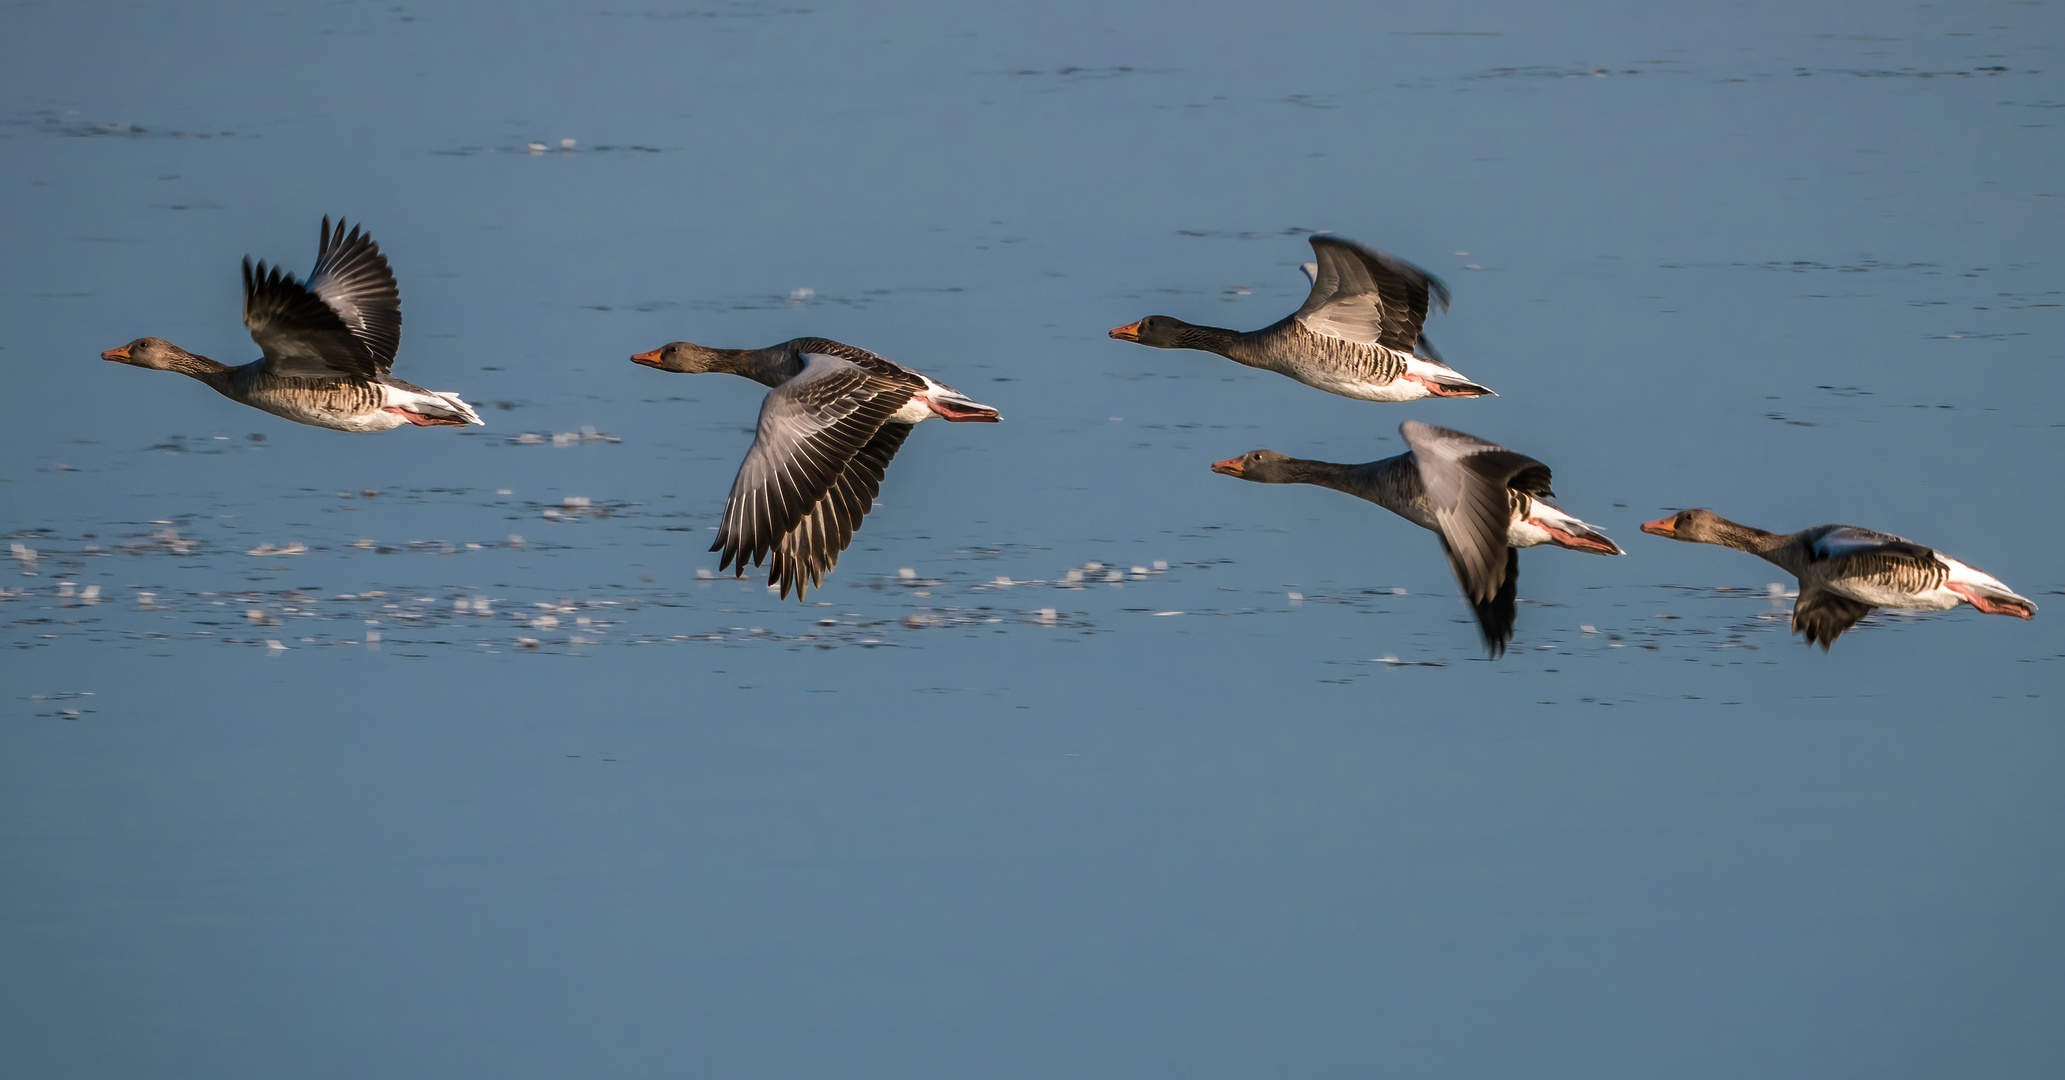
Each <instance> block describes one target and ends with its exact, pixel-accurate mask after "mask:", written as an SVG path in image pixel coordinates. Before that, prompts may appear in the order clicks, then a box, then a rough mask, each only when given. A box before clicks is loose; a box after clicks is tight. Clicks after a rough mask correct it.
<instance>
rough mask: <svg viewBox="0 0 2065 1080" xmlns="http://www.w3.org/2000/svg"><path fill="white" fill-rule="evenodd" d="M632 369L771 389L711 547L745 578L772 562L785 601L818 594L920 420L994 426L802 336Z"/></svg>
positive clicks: (659, 355)
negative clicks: (714, 376) (712, 376)
mask: <svg viewBox="0 0 2065 1080" xmlns="http://www.w3.org/2000/svg"><path fill="white" fill-rule="evenodd" d="M631 360H632V362H633V363H637V364H643V365H645V366H646V367H650V368H658V369H659V370H661V371H675V372H682V373H687V374H700V373H703V372H711V371H721V372H727V373H729V374H732V375H739V376H743V377H745V378H748V379H752V380H753V381H755V382H758V383H762V384H764V385H766V386H770V387H773V389H772V390H769V391H768V393H767V397H766V398H765V399H764V400H762V401H761V403H760V424H759V428H758V430H757V432H756V434H755V435H754V437H753V445H752V447H751V448H750V449H748V450H747V451H746V460H745V461H744V462H743V463H742V464H740V465H739V471H738V477H737V478H736V479H735V480H733V481H732V485H731V497H730V499H728V500H727V501H726V503H725V507H724V518H723V522H722V524H720V525H719V526H718V527H717V539H716V541H715V542H714V543H712V544H711V545H710V550H711V551H721V552H723V553H724V554H723V558H722V559H721V560H720V561H719V562H718V569H720V570H724V569H734V568H735V569H736V571H737V573H738V575H739V576H740V577H744V576H745V573H746V563H747V561H748V560H750V561H751V562H752V564H753V565H754V566H759V565H761V563H762V562H763V561H766V560H768V559H770V558H771V559H772V563H771V565H769V567H768V573H767V583H768V584H769V585H772V586H776V587H778V588H779V589H780V590H781V595H782V598H783V599H787V598H788V595H789V591H790V590H791V589H794V590H795V592H796V598H797V599H798V600H801V599H802V598H803V594H804V591H805V590H806V589H809V588H816V587H818V586H819V585H821V584H822V583H823V581H824V577H825V575H826V574H828V573H830V572H831V570H832V566H833V565H834V564H835V563H837V562H838V561H839V554H840V552H843V551H845V550H846V546H847V545H848V544H849V543H851V542H852V540H853V534H854V531H855V530H856V529H858V528H860V522H861V519H862V518H864V517H866V516H867V513H868V511H869V510H870V509H872V508H873V507H874V499H875V493H876V492H877V491H878V490H880V488H881V485H882V474H883V473H884V472H885V471H886V470H887V469H888V468H889V460H890V459H891V458H893V457H895V456H896V451H897V449H898V448H899V447H901V446H902V445H903V441H904V438H905V437H906V436H908V435H909V434H910V433H911V428H913V427H915V426H916V425H917V424H918V423H919V422H920V421H924V420H929V419H931V418H933V417H935V416H936V417H939V418H940V419H942V420H950V421H953V422H955V423H994V422H996V421H998V420H1000V419H1002V417H1001V416H1000V415H999V414H998V412H997V410H995V409H993V408H991V407H990V406H988V405H984V404H982V403H981V402H979V401H975V400H973V399H971V398H969V397H968V396H967V395H965V394H963V393H961V392H960V391H957V390H955V389H954V388H953V387H951V386H948V385H946V384H945V383H942V382H939V381H937V380H935V379H932V378H930V377H928V376H926V375H922V374H920V373H918V372H915V371H912V370H910V369H909V368H906V367H904V366H902V365H901V364H898V363H895V362H894V361H891V360H889V359H887V358H885V357H882V356H877V355H876V354H874V353H871V352H869V351H868V350H866V349H862V348H858V347H855V346H852V345H847V344H845V343H843V342H838V341H833V340H831V339H830V338H818V337H804V338H796V339H794V340H792V341H784V342H782V343H781V344H779V345H770V346H768V347H767V348H764V349H713V348H709V347H706V346H702V345H696V344H692V343H690V342H686V341H676V342H673V343H672V344H669V345H665V346H662V347H660V348H657V349H654V350H652V351H651V352H643V353H639V354H637V355H635V356H633V357H632V358H631Z"/></svg>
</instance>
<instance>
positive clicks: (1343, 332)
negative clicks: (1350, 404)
mask: <svg viewBox="0 0 2065 1080" xmlns="http://www.w3.org/2000/svg"><path fill="white" fill-rule="evenodd" d="M1311 239H1312V254H1313V257H1314V258H1315V259H1316V260H1317V261H1316V262H1312V263H1306V264H1305V265H1304V267H1303V269H1304V270H1305V273H1306V276H1308V277H1310V278H1311V279H1312V292H1311V294H1310V295H1308V296H1307V297H1306V298H1305V304H1304V306H1302V307H1300V308H1299V309H1298V310H1296V311H1294V312H1292V313H1291V314H1289V315H1287V316H1285V317H1284V318H1283V319H1282V320H1281V321H1279V322H1276V323H1274V324H1272V325H1269V326H1265V327H1263V328H1262V329H1260V330H1250V331H1247V332H1245V333H1242V332H1240V331H1237V330H1225V329H1221V328H1220V327H1216V326H1195V325H1192V324H1191V323H1187V322H1184V321H1183V320H1181V319H1176V318H1171V317H1169V316H1167V315H1149V316H1148V317H1146V318H1144V319H1141V320H1140V321H1138V322H1133V323H1128V324H1126V325H1125V326H1121V327H1118V328H1117V329H1115V330H1112V331H1111V332H1110V336H1112V337H1114V338H1117V339H1118V340H1120V341H1137V342H1139V343H1140V344H1142V345H1151V346H1153V347H1155V348H1157V349H1201V350H1203V351H1205V352H1211V353H1218V354H1219V355H1220V356H1223V357H1226V358H1227V359H1229V360H1232V361H1234V362H1235V363H1239V364H1246V365H1247V366H1249V367H1253V368H1261V369H1262V370H1264V371H1274V372H1277V373H1278V374H1282V375H1288V376H1290V377H1291V378H1293V379H1296V380H1298V381H1299V382H1301V383H1304V384H1305V385H1307V386H1310V387H1313V388H1315V389H1319V390H1324V391H1326V392H1327V393H1329V394H1339V395H1341V396H1342V397H1351V398H1358V399H1360V400H1363V401H1415V400H1418V399H1419V398H1424V397H1483V396H1485V395H1487V394H1490V393H1491V390H1490V389H1488V388H1486V387H1483V386H1479V385H1478V384H1476V383H1474V382H1471V381H1470V380H1468V379H1466V378H1464V377H1463V376H1462V375H1460V374H1458V373H1457V372H1456V370H1455V369H1454V368H1451V367H1449V366H1448V365H1447V364H1445V363H1443V362H1442V360H1441V356H1440V354H1439V353H1437V352H1435V351H1434V348H1433V346H1432V345H1431V344H1429V343H1428V342H1427V339H1426V337H1425V335H1423V334H1422V333H1421V332H1420V328H1421V327H1422V326H1423V325H1424V324H1425V323H1426V321H1427V301H1428V298H1429V297H1430V296H1431V297H1433V298H1434V299H1435V300H1436V301H1438V302H1439V303H1440V305H1441V308H1442V310H1444V311H1446V310H1447V309H1448V286H1447V285H1444V284H1442V282H1441V279H1440V278H1437V277H1435V276H1434V275H1432V274H1429V273H1427V272H1426V271H1425V270H1422V269H1420V268H1419V267H1417V266H1414V265H1412V264H1411V263H1409V262H1406V261H1404V260H1403V259H1396V258H1393V257H1391V256H1389V255H1386V254H1384V253H1383V252H1381V251H1377V250H1375V249H1373V248H1367V247H1364V246H1362V245H1361V244H1357V243H1354V242H1352V241H1348V240H1343V239H1340V238H1338V237H1333V236H1314V237H1312V238H1311Z"/></svg>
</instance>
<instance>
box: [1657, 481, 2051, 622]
mask: <svg viewBox="0 0 2065 1080" xmlns="http://www.w3.org/2000/svg"><path fill="white" fill-rule="evenodd" d="M1642 531H1643V532H1646V533H1649V534H1650V535H1652V536H1664V537H1669V538H1670V539H1673V540H1685V541H1689V542H1691V543H1695V544H1718V545H1720V546H1722V547H1732V548H1734V549H1736V550H1738V551H1747V552H1749V553H1750V554H1752V555H1755V556H1757V557H1758V558H1761V559H1763V560H1764V561H1766V562H1769V563H1771V564H1772V565H1774V566H1777V567H1780V568H1781V569H1783V570H1785V571H1786V572H1787V573H1790V574H1792V575H1793V576H1794V577H1795V578H1798V579H1799V582H1800V596H1799V599H1798V600H1796V601H1794V602H1793V633H1795V634H1802V635H1805V636H1806V638H1807V643H1808V644H1810V645H1820V646H1821V648H1822V651H1824V652H1826V651H1827V650H1828V647H1829V646H1830V645H1833V644H1835V640H1836V638H1838V637H1841V636H1842V634H1843V632H1844V631H1845V630H1848V629H1850V627H1852V626H1854V625H1856V624H1857V620H1859V619H1862V618H1864V617H1865V616H1866V615H1869V614H1871V609H1873V608H1875V607H1889V608H1902V609H1905V610H1908V611H1947V610H1949V609H1951V608H1954V607H1956V606H1958V605H1959V604H1970V605H1972V606H1973V607H1975V608H1978V609H1979V610H1980V611H1982V612H1984V613H1986V614H1988V615H2013V616H2015V617H2016V618H2020V619H2033V618H2035V617H2036V605H2035V604H2033V603H2031V602H2030V601H2029V600H2028V599H2027V598H2026V597H2023V596H2019V595H2017V594H2016V593H2015V591H2014V590H2013V589H2010V588H2008V587H2007V585H2006V584H2004V583H2002V582H2001V580H2000V579H1999V578H1996V577H1994V576H1993V575H1992V574H1989V573H1987V572H1985V571H1984V570H1980V569H1978V568H1977V567H1974V566H1971V565H1969V564H1967V563H1963V562H1960V561H1958V560H1956V559H1953V558H1951V557H1950V556H1948V555H1945V554H1944V553H1942V552H1940V551H1937V550H1936V549H1935V548H1932V547H1927V546H1925V545H1922V544H1917V543H1915V542H1913V541H1911V540H1908V539H1906V538H1904V537H1899V536H1894V535H1893V534H1891V533H1882V532H1875V531H1873V530H1871V529H1861V528H1858V527H1857V526H1855V525H1817V526H1815V527H1814V528H1811V529H1802V530H1800V531H1799V532H1796V533H1772V532H1765V531H1764V530H1762V529H1756V528H1751V527H1750V526H1748V525H1742V524H1738V523H1736V522H1733V521H1730V520H1728V519H1727V518H1724V517H1722V516H1721V515H1719V514H1716V513H1714V512H1713V511H1712V510H1684V511H1680V512H1679V513H1677V514H1674V515H1672V516H1671V517H1667V518H1658V519H1657V520H1655V521H1648V522H1644V523H1643V524H1642Z"/></svg>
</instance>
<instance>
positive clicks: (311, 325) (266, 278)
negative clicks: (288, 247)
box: [244, 259, 382, 379]
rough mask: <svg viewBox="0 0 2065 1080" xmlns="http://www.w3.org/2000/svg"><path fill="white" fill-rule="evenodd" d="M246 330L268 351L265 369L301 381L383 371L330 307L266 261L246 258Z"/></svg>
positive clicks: (362, 376)
mask: <svg viewBox="0 0 2065 1080" xmlns="http://www.w3.org/2000/svg"><path fill="white" fill-rule="evenodd" d="M244 327H245V329H248V330H250V331H251V340H253V341H255V342H257V343H258V347H259V349H261V350H263V351H264V353H265V370H266V371H267V372H269V373H270V374H273V375H281V376H286V377H289V378H298V379H335V378H350V379H375V378H378V377H379V376H380V375H381V373H382V369H381V366H380V364H379V363H378V362H377V361H375V360H374V359H373V355H372V354H371V353H369V352H367V351H366V348H365V346H364V345H363V344H361V343H360V342H359V340H358V339H357V338H355V337H353V336H352V335H351V331H349V330H347V329H346V328H345V326H344V321H343V320H342V319H339V318H338V317H337V313H336V312H335V311H333V310H331V308H330V305H328V304H325V303H323V301H322V299H321V298H320V297H318V296H316V295H315V294H314V293H312V292H309V291H308V290H307V289H306V288H303V287H302V286H301V284H300V283H299V282H296V281H295V280H294V275H292V274H289V273H287V272H286V271H285V270H282V269H280V268H279V267H277V266H275V267H271V268H268V267H267V266H266V265H265V264H264V263H263V262H261V263H259V264H258V265H257V266H256V267H255V268H254V267H253V266H252V265H251V260H250V259H245V260H244Z"/></svg>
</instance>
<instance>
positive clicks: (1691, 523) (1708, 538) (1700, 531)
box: [1642, 510, 1740, 544]
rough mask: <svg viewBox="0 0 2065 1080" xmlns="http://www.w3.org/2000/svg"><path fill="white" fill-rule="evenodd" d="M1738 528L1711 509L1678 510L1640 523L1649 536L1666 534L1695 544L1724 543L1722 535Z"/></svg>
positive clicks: (1674, 538)
mask: <svg viewBox="0 0 2065 1080" xmlns="http://www.w3.org/2000/svg"><path fill="white" fill-rule="evenodd" d="M1739 528H1740V526H1737V525H1736V524H1735V523H1734V522H1732V521H1730V520H1728V519H1727V518H1724V517H1722V516H1721V515H1719V514H1716V513H1714V512H1713V511H1712V510H1680V511H1678V512H1677V513H1676V514H1673V515H1671V516H1670V517H1667V518H1657V519H1656V520H1655V521H1645V522H1643V523H1642V531H1643V532H1646V533H1648V534H1649V535H1651V536H1667V537H1669V538H1671V539H1673V540H1689V541H1691V542H1692V543H1695V544H1719V543H1725V541H1724V540H1722V537H1723V536H1727V535H1729V534H1730V533H1731V532H1732V531H1734V530H1736V529H1739Z"/></svg>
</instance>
